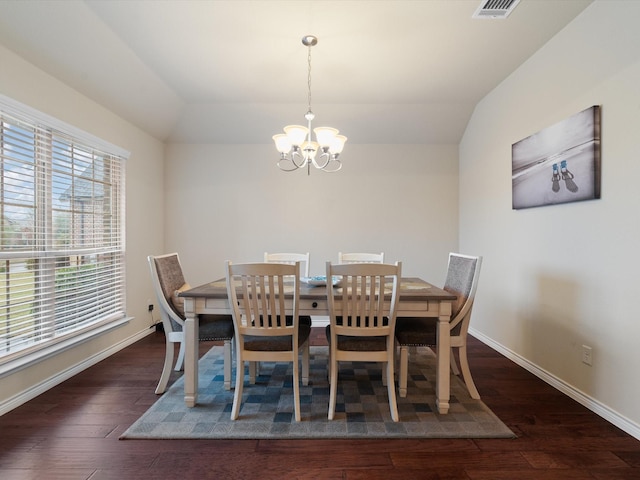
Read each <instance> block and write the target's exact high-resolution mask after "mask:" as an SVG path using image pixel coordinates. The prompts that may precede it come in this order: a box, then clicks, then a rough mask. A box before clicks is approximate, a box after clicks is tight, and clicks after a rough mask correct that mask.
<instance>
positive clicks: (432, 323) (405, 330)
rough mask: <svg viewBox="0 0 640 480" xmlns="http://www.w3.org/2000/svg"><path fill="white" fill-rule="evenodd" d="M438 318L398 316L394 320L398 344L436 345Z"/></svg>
mask: <svg viewBox="0 0 640 480" xmlns="http://www.w3.org/2000/svg"><path fill="white" fill-rule="evenodd" d="M437 332H438V319H437V318H420V317H400V318H398V320H397V321H396V339H397V340H398V343H399V344H400V345H407V346H433V345H437Z"/></svg>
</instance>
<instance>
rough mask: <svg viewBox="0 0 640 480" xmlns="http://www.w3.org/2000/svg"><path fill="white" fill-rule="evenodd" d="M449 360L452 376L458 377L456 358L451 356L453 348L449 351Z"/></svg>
mask: <svg viewBox="0 0 640 480" xmlns="http://www.w3.org/2000/svg"><path fill="white" fill-rule="evenodd" d="M449 358H450V359H451V372H452V373H453V374H454V375H460V370H458V364H457V363H456V358H455V357H454V356H453V348H452V349H451V355H450V356H449Z"/></svg>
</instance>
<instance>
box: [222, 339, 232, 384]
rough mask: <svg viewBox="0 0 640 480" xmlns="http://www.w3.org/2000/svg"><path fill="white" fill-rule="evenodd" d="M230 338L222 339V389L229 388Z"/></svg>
mask: <svg viewBox="0 0 640 480" xmlns="http://www.w3.org/2000/svg"><path fill="white" fill-rule="evenodd" d="M232 348H233V341H232V340H225V341H224V389H225V390H231V364H232V360H231V359H232V354H231V349H232Z"/></svg>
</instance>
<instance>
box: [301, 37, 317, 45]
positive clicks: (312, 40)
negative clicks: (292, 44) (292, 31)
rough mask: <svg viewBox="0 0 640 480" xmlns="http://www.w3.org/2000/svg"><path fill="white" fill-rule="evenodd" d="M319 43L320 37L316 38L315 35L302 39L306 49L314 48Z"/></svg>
mask: <svg viewBox="0 0 640 480" xmlns="http://www.w3.org/2000/svg"><path fill="white" fill-rule="evenodd" d="M317 43H318V37H314V36H313V35H305V36H304V37H302V44H303V45H304V46H305V47H313V46H314V45H315V44H317Z"/></svg>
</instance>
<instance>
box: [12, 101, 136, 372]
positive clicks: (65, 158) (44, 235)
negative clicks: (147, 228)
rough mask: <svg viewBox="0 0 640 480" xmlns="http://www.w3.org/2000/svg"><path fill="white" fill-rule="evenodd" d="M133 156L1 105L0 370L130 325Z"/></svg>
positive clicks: (20, 109) (50, 120) (27, 111)
mask: <svg viewBox="0 0 640 480" xmlns="http://www.w3.org/2000/svg"><path fill="white" fill-rule="evenodd" d="M127 157H128V153H127V152H123V151H121V149H119V148H118V147H115V146H112V145H109V144H107V143H105V142H103V141H101V140H99V139H96V138H93V137H92V136H90V135H89V134H86V133H84V132H81V131H79V130H77V129H75V128H74V127H71V126H69V125H66V124H63V123H62V122H60V121H58V120H56V119H53V118H50V117H47V116H46V115H44V114H42V113H40V112H37V111H35V110H32V109H30V108H29V107H25V106H23V105H20V104H18V103H17V102H13V101H11V100H10V99H7V98H6V97H3V96H0V220H1V222H0V364H2V363H3V362H7V361H9V360H11V359H14V358H17V357H23V356H26V355H28V354H30V353H33V352H38V351H42V350H43V349H46V348H51V347H52V346H55V345H61V344H62V343H63V342H69V341H71V342H74V341H79V340H80V339H81V338H86V336H87V334H89V335H91V334H92V332H93V333H95V332H96V331H100V330H103V329H104V328H105V327H107V328H108V327H109V326H110V325H112V324H113V323H114V322H118V321H122V320H123V319H124V318H125V305H126V303H125V270H124V266H125V259H124V255H125V244H124V225H125V222H124V161H125V159H126V158H127Z"/></svg>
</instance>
